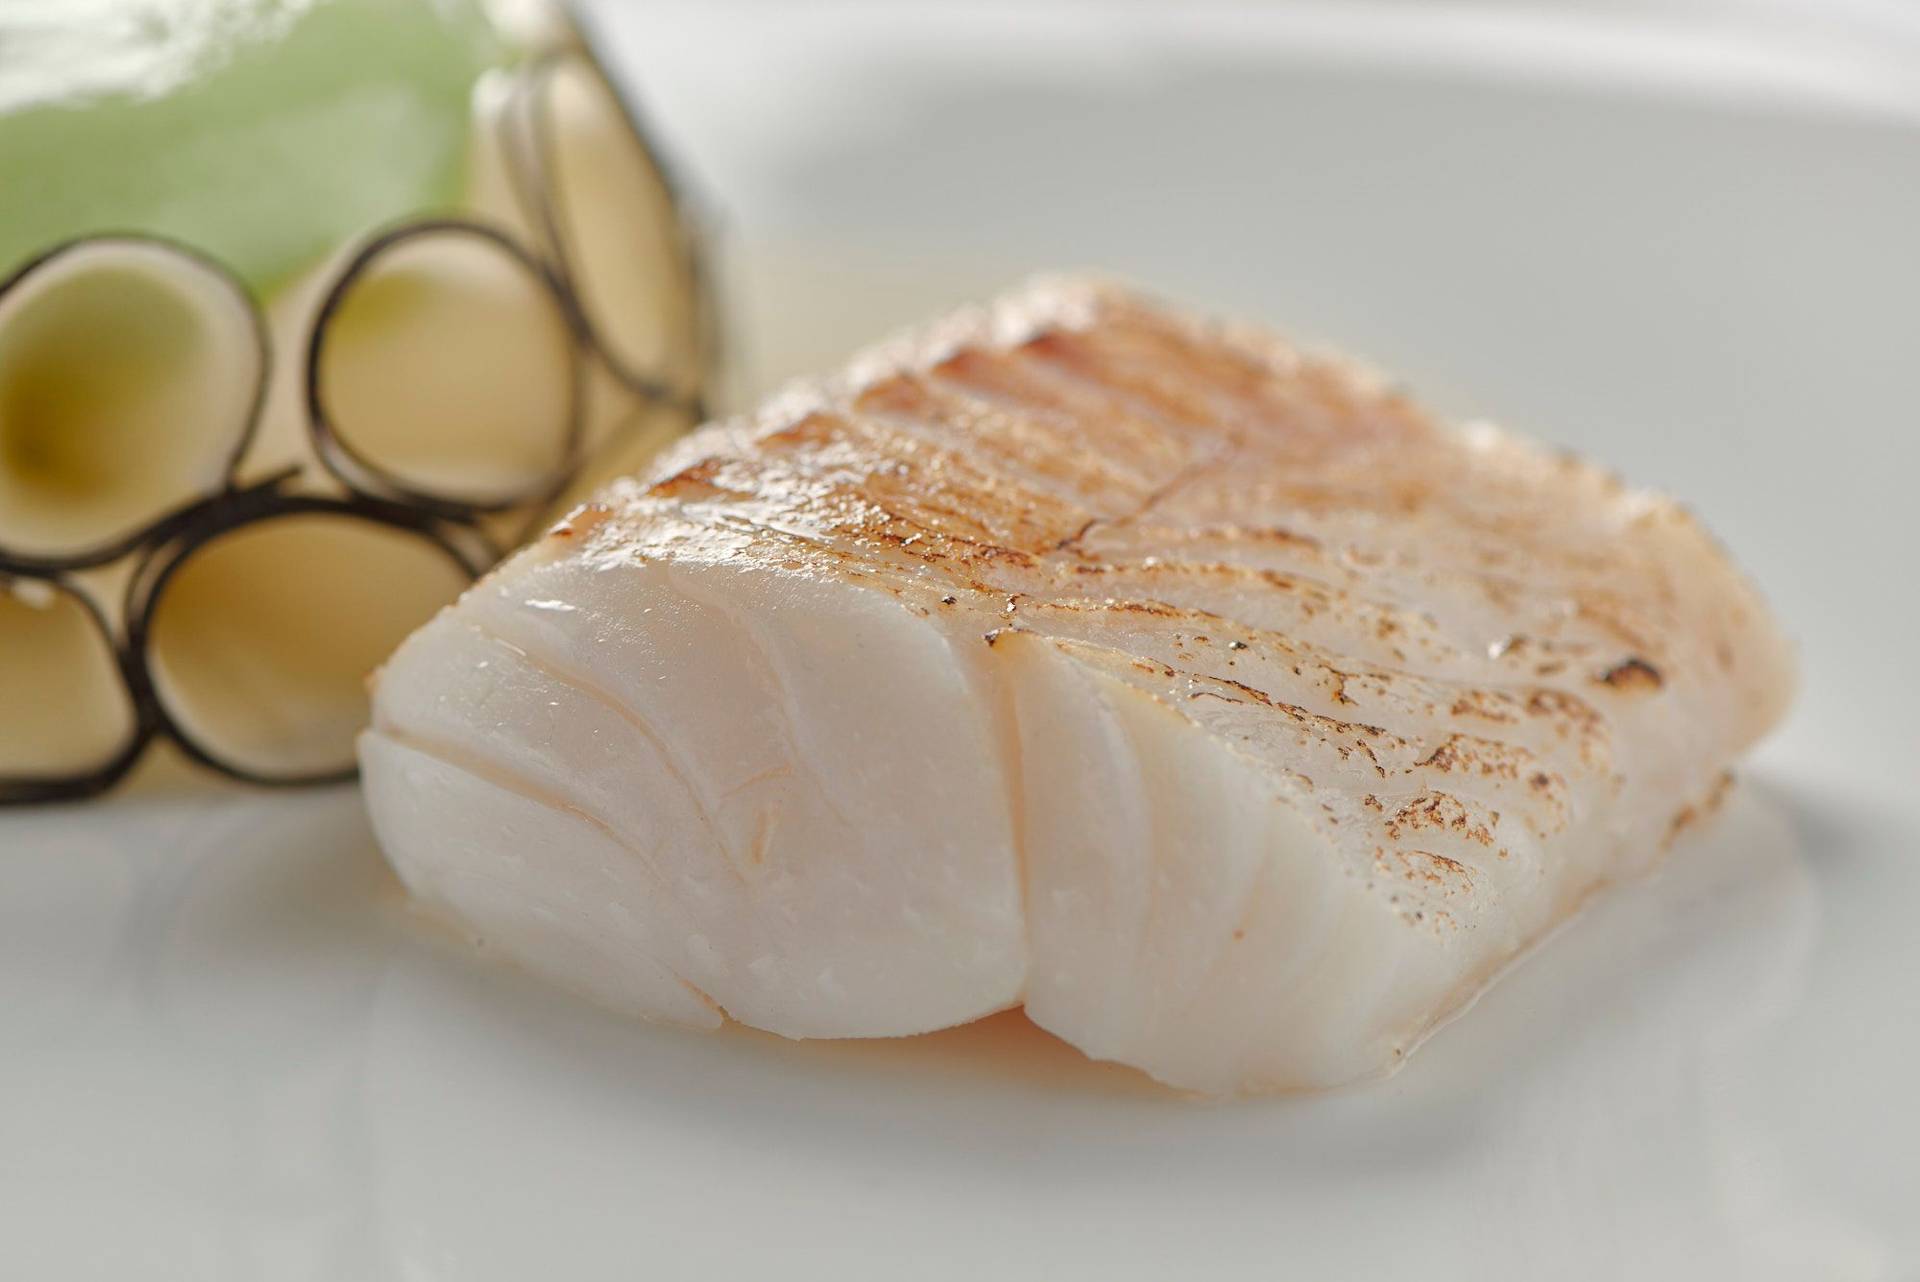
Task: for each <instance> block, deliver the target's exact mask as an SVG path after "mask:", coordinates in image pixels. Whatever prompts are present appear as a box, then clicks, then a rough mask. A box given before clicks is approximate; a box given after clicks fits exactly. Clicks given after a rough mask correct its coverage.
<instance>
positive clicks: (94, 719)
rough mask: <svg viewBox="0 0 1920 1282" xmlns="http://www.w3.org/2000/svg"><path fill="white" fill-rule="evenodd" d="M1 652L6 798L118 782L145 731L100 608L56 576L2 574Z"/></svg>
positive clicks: (0, 789) (1, 773) (0, 760)
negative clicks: (10, 576) (9, 576)
mask: <svg viewBox="0 0 1920 1282" xmlns="http://www.w3.org/2000/svg"><path fill="white" fill-rule="evenodd" d="M0 656H5V659H4V662H0V709H4V710H5V713H4V715H0V801H11V800H34V799H40V798H53V797H59V796H66V795H77V794H80V793H85V792H91V791H94V790H95V789H96V788H104V787H106V786H107V785H108V784H109V783H111V782H113V780H114V779H115V778H117V777H118V776H119V775H120V773H121V772H122V770H123V768H124V766H125V765H126V764H128V763H130V762H131V761H132V759H133V757H134V756H135V755H137V753H138V750H139V747H140V745H141V743H142V742H143V740H144V738H145V727H144V726H143V725H142V723H141V718H140V715H139V712H138V710H137V707H136V704H135V701H134V698H133V695H132V693H131V691H130V690H129V689H128V686H127V682H126V679H125V677H124V675H123V673H122V670H121V667H120V661H119V658H118V655H117V654H116V652H115V650H114V647H113V642H112V639H111V638H110V637H109V636H108V635H107V628H106V625H105V623H104V622H103V621H102V619H101V618H100V615H99V613H98V612H97V611H96V610H95V609H94V607H93V606H92V604H91V603H89V602H88V601H87V600H86V599H85V598H84V597H82V596H80V595H79V593H77V592H76V591H74V590H73V589H71V588H69V587H67V586H66V585H65V584H62V583H59V582H57V581H54V580H50V579H29V578H17V579H6V578H0Z"/></svg>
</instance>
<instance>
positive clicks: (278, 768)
mask: <svg viewBox="0 0 1920 1282" xmlns="http://www.w3.org/2000/svg"><path fill="white" fill-rule="evenodd" d="M467 580H468V574H467V571H466V570H465V568H464V567H462V566H461V565H460V564H459V562H458V561H456V560H455V559H454V558H453V556H452V555H451V554H450V553H449V552H448V551H447V550H446V549H445V548H444V547H442V546H441V545H440V544H439V543H437V542H435V541H433V540H432V539H430V538H427V537H425V536H423V535H421V534H418V533H416V532H414V531H412V530H408V529H404V528H401V527H397V526H388V525H384V524H380V523H377V522H374V521H371V520H365V519H361V518H358V517H352V516H347V515H344V514H336V513H300V514H295V515H290V516H277V517H272V518H269V519H266V520H263V521H258V522H255V523H253V524H250V525H243V526H240V527H238V528H236V529H233V530H231V531H229V532H227V533H224V534H221V535H218V536H216V537H215V538H213V539H212V540H210V541H208V542H206V543H204V544H202V545H200V546H199V547H197V548H194V549H192V550H191V551H190V552H188V553H187V555H186V556H185V558H184V559H183V560H182V561H181V563H180V564H179V566H178V567H177V568H176V569H175V570H174V571H173V573H172V574H171V575H170V576H169V577H168V579H167V581H166V583H165V584H164V585H163V586H162V587H161V588H160V591H159V595H158V597H157V598H156V600H155V603H154V608H153V614H152V616H151V619H150V622H149V634H148V658H149V663H150V668H151V672H152V675H153V682H154V689H155V692H156V694H157V695H158V696H159V698H160V701H161V703H162V704H163V705H164V707H165V708H166V711H167V714H168V716H169V717H170V718H171V719H172V721H173V723H174V726H175V727H176V729H178V730H179V732H180V733H181V735H182V736H183V737H184V738H185V739H187V740H188V741H189V742H190V743H191V744H192V745H193V746H195V747H197V748H199V749H200V750H201V751H202V752H204V753H207V754H208V755H210V756H212V757H214V758H216V759H217V760H219V761H221V762H223V763H224V764H226V765H228V766H230V767H232V768H234V769H237V770H239V771H241V772H242V773H245V774H249V775H254V776H257V777H260V778H264V779H297V778H306V777H311V776H316V775H325V774H329V773H332V772H335V771H344V770H346V769H348V768H349V767H350V766H351V765H352V761H353V739H354V736H355V734H357V733H358V732H359V730H360V727H361V726H363V725H364V724H365V723H366V716H367V693H366V678H367V676H368V675H369V674H370V673H371V672H372V671H373V669H374V668H375V667H376V666H378V665H379V664H380V662H381V661H382V660H384V659H385V658H386V656H387V655H388V654H389V653H390V652H391V651H392V650H393V648H394V647H395V646H396V645H398V644H399V642H400V641H401V640H402V639H403V638H404V637H405V636H406V635H407V634H408V633H409V632H411V631H412V630H413V629H414V628H415V627H417V626H419V624H420V623H421V622H423V621H424V620H426V619H427V618H429V617H431V615H432V614H433V612H434V611H435V610H437V609H438V608H439V607H440V606H442V605H444V604H445V603H446V602H448V601H450V600H452V599H453V598H454V597H455V596H457V595H458V594H459V592H460V590H461V589H462V588H463V587H465V586H466V583H467Z"/></svg>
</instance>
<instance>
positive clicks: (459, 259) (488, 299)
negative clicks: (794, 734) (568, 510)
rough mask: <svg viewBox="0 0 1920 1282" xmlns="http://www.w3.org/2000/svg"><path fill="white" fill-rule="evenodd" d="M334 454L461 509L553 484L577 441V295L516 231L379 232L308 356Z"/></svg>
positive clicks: (360, 483)
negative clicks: (569, 294) (572, 315)
mask: <svg viewBox="0 0 1920 1282" xmlns="http://www.w3.org/2000/svg"><path fill="white" fill-rule="evenodd" d="M308 394H309V398H310V402H309V411H310V413H311V415H312V419H313V426H314V431H315V435H316V442H317V445H318V448H319V452H320V457H321V459H322V461H323V462H325V463H326V465H327V467H328V469H329V470H330V471H332V472H333V473H334V474H335V475H336V476H338V477H339V478H340V479H341V480H342V481H344V482H345V483H347V484H348V485H350V486H352V487H353V488H355V489H357V490H359V491H361V492H362V493H368V494H373V495H376V496H379V497H382V498H392V499H399V500H403V501H411V502H424V503H428V504H438V505H442V506H445V507H448V508H452V509H455V510H460V511H472V510H485V509H490V508H499V507H505V506H510V505H513V504H517V503H523V502H526V501H527V500H528V499H531V498H538V497H542V496H544V495H546V494H548V493H550V492H551V491H552V490H553V489H554V488H555V486H557V485H558V484H559V482H560V481H561V479H562V478H563V477H564V476H565V474H566V472H567V470H568V469H569V467H570V466H571V465H572V462H573V459H574V454H575V447H576V444H577V435H578V429H577V422H578V401H579V371H578V356H577V352H576V346H575V338H574V334H573V331H572V328H571V326H570V323H569V319H568V315H567V310H566V307H565V306H564V304H563V303H562V302H561V299H560V295H559V293H558V291H557V290H556V289H555V288H554V285H553V282H552V281H551V280H550V279H549V278H548V277H547V275H546V272H545V271H544V270H543V269H542V268H541V267H540V266H539V264H537V263H535V262H534V261H533V260H532V259H531V258H529V257H528V256H527V255H526V253H525V252H524V251H523V250H521V249H520V248H519V247H518V246H517V245H515V244H514V243H513V242H512V241H510V240H508V239H507V238H506V237H505V236H503V235H501V234H500V233H498V232H496V231H493V230H491V229H489V228H487V227H483V226H480V225H478V224H474V223H465V222H433V223H419V224H413V225H410V226H407V227H404V228H401V229H399V230H397V231H394V232H392V233H389V234H387V235H385V236H382V237H379V238H378V239H376V240H374V241H372V242H370V243H369V244H368V245H367V246H366V247H365V248H363V249H362V250H361V251H360V252H359V253H358V254H357V255H356V256H355V257H354V258H353V259H352V261H351V262H350V263H349V264H348V265H347V267H346V269H345V270H344V271H343V272H342V273H341V275H340V277H339V280H338V281H337V283H336V284H335V285H334V287H333V290H332V292H331V293H330V294H329V296H328V298H327V300H326V302H325V303H324V304H323V305H322V307H321V309H320V313H319V316H318V317H317V319H316V321H315V324H314V329H313V337H312V343H311V352H310V362H309V367H308Z"/></svg>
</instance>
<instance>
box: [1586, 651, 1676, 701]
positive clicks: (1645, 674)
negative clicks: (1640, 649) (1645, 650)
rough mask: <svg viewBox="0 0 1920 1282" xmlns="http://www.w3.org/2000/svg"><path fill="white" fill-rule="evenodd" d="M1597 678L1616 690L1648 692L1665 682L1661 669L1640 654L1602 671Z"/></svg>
mask: <svg viewBox="0 0 1920 1282" xmlns="http://www.w3.org/2000/svg"><path fill="white" fill-rule="evenodd" d="M1595 680H1597V681H1599V682H1601V683H1602V684H1604V685H1609V686H1612V687H1613V688H1614V689H1616V690H1626V691H1631V692H1646V691H1652V690H1658V689H1659V688H1660V687H1661V685H1663V684H1664V680H1663V678H1662V677H1661V676H1660V669H1658V668H1656V667H1654V666H1653V665H1652V664H1651V663H1648V662H1647V661H1646V660H1645V659H1642V658H1640V657H1639V656H1638V655H1633V656H1630V657H1629V658H1627V659H1624V660H1622V661H1621V662H1619V663H1616V664H1614V665H1613V666H1612V667H1611V668H1608V669H1607V670H1606V671H1605V672H1602V673H1601V674H1600V675H1599V676H1598V677H1596V678H1595Z"/></svg>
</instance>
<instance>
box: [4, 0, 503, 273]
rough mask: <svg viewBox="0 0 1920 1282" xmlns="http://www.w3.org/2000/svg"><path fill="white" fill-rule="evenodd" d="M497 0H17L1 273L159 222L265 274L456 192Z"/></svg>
mask: <svg viewBox="0 0 1920 1282" xmlns="http://www.w3.org/2000/svg"><path fill="white" fill-rule="evenodd" d="M482 3H483V0H59V2H58V3H41V4H25V5H21V4H6V3H4V2H0V277H4V276H5V275H6V274H7V273H8V272H10V271H11V270H12V269H13V268H14V267H15V266H17V265H18V264H19V263H20V262H21V261H22V260H23V259H25V258H27V257H29V256H30V255H32V254H35V253H37V252H39V251H41V250H44V249H47V248H50V247H51V246H53V245H55V244H57V243H59V242H61V241H65V240H70V239H72V238H73V237H75V236H80V235H85V234H87V233H90V232H100V231H145V232H155V233H159V234H162V235H166V236H171V237H175V238H177V239H179V240H183V241H186V242H187V243H189V244H191V245H194V246H196V247H198V248H199V249H201V250H203V251H205V252H207V253H209V254H211V255H213V256H214V257H215V258H218V259H220V260H221V261H222V262H224V263H226V264H227V265H228V266H229V267H231V268H233V269H234V270H235V271H236V272H238V273H239V274H240V276H241V277H242V278H243V279H245V280H246V281H247V282H248V283H249V284H250V285H252V286H254V287H255V288H256V289H257V290H259V291H260V292H262V293H268V292H270V291H271V290H272V289H273V288H275V287H276V286H278V285H279V284H281V283H283V282H285V281H286V280H287V278H288V277H289V276H291V275H293V274H294V273H296V272H298V271H300V270H301V269H302V268H304V267H306V266H308V265H310V264H312V263H313V262H315V261H316V260H318V259H319V258H320V257H322V256H323V255H325V254H326V253H327V252H328V251H329V250H331V249H333V248H335V247H336V246H338V245H339V244H340V243H341V242H342V241H344V240H346V239H347V238H348V237H350V236H353V235H356V234H358V233H360V232H363V231H365V230H367V229H368V228H369V227H371V226H373V225H375V224H378V223H381V222H385V221H389V220H391V219H394V218H397V217H400V216H402V215H405V214H410V213H414V212H417V211H420V210H424V209H435V208H446V207H448V206H450V205H453V204H455V203H457V201H458V199H459V197H460V195H461V190H462V187H463V183H464V179H465V171H466V160H467V142H468V131H469V127H470V114H469V113H470V103H471V99H472V93H473V87H474V82H475V80H476V79H477V78H478V77H479V76H480V74H481V73H482V72H484V71H485V70H487V69H488V68H490V67H494V66H498V65H501V64H502V63H504V62H506V61H507V60H508V59H509V55H510V50H509V49H508V47H507V45H506V43H505V42H504V41H503V39H502V38H501V36H500V35H499V34H498V33H497V32H496V31H495V29H494V28H493V26H492V25H491V24H490V23H489V21H488V19H487V16H486V14H485V12H484V10H483V8H482Z"/></svg>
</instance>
